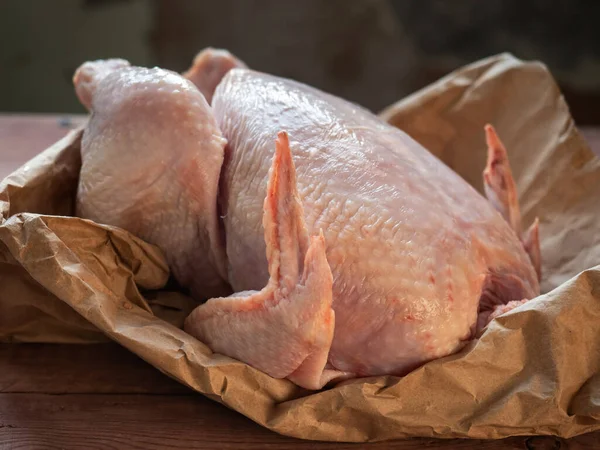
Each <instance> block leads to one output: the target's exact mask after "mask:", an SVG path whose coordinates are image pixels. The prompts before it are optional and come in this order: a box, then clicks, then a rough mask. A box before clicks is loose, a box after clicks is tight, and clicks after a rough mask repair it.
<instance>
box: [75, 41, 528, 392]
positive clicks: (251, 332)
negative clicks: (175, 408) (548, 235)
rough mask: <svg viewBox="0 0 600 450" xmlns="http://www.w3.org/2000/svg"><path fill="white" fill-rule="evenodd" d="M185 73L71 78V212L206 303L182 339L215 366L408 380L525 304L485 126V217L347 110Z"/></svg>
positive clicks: (502, 175) (511, 201) (377, 125)
mask: <svg viewBox="0 0 600 450" xmlns="http://www.w3.org/2000/svg"><path fill="white" fill-rule="evenodd" d="M203 74H204V75H203ZM186 75H187V76H188V77H189V79H191V80H193V81H194V82H195V83H196V85H195V84H193V83H192V82H191V81H189V80H187V79H186V78H185V77H183V76H180V75H178V74H176V73H174V72H170V71H167V70H163V69H159V68H154V69H145V68H139V67H132V66H130V65H129V64H128V63H127V62H126V61H123V60H104V61H102V60H101V61H94V62H89V63H85V64H83V65H82V66H81V67H80V68H79V69H78V70H77V72H76V74H75V77H74V83H75V87H76V91H77V94H78V96H79V98H80V99H81V101H82V103H83V104H84V105H85V106H86V107H88V108H89V109H90V110H91V112H92V116H91V119H90V121H89V123H88V125H87V128H86V130H85V132H84V137H83V143H82V161H83V164H82V170H81V178H80V185H79V192H78V203H77V207H78V214H79V215H81V216H82V217H87V218H90V219H93V220H96V221H98V222H102V223H109V224H113V225H116V226H120V227H123V228H125V229H127V230H129V231H131V232H132V233H135V234H137V235H139V236H140V237H142V238H143V239H145V240H147V241H149V242H151V243H153V244H156V245H157V246H159V247H160V248H161V249H162V250H163V251H164V252H165V254H166V255H167V259H168V261H169V264H170V265H171V267H172V270H173V273H174V275H175V276H176V277H177V279H178V280H179V282H180V283H181V284H182V285H183V286H186V287H188V288H190V289H191V292H192V294H193V295H194V296H195V297H196V298H198V299H199V300H204V299H206V298H210V297H219V298H211V299H210V300H208V301H206V302H205V303H203V304H201V305H200V306H198V307H197V308H196V310H194V311H193V312H192V314H191V315H190V316H189V317H188V318H187V320H186V324H185V329H186V331H188V332H189V333H190V334H192V335H194V336H196V337H198V338H199V339H200V340H202V341H203V342H205V343H206V344H207V345H209V347H210V348H211V349H212V350H213V351H215V352H219V353H222V354H225V355H228V356H231V357H233V358H236V359H239V360H241V361H243V362H246V363H248V364H250V365H252V366H254V367H256V368H258V369H260V370H262V371H264V372H266V373H268V374H269V375H271V376H273V377H277V378H288V379H290V380H292V381H293V382H295V383H296V384H298V385H300V386H303V387H305V388H308V389H319V388H321V387H323V386H324V385H325V384H326V383H328V382H329V381H331V380H337V379H342V378H349V377H360V376H368V375H381V374H394V375H404V374H406V373H408V372H409V371H411V370H413V369H414V368H416V367H418V366H419V365H422V364H423V363H425V362H427V361H429V360H432V359H434V358H439V357H442V356H445V355H448V354H451V353H453V352H456V351H458V350H460V349H461V348H462V347H463V346H464V344H465V343H466V342H467V341H469V340H470V339H472V338H474V337H475V336H476V335H477V333H478V332H479V331H480V330H481V329H482V328H483V327H484V326H485V325H486V324H487V323H488V321H489V320H491V318H493V317H495V316H497V315H498V314H501V313H503V312H504V311H507V310H509V309H511V308H513V307H515V306H517V305H519V304H521V303H522V302H523V301H526V300H527V299H531V298H533V297H535V296H536V295H538V294H539V284H538V278H539V267H540V254H539V240H538V239H539V238H538V225H537V220H536V222H535V223H534V224H533V225H532V227H531V228H530V229H529V230H528V231H527V233H525V234H523V233H522V231H521V223H520V213H519V207H518V203H517V193H516V189H515V183H514V181H513V179H512V175H511V172H510V167H509V164H508V160H507V156H506V151H505V149H504V148H503V146H502V144H501V143H500V141H499V140H498V138H497V136H496V134H495V132H494V130H493V128H492V127H491V126H488V127H486V133H487V140H488V147H489V150H488V164H487V167H486V168H485V171H484V181H485V188H486V193H487V196H488V198H489V200H490V201H488V200H486V199H485V198H483V197H482V196H480V195H479V194H478V193H477V191H476V190H475V189H473V188H472V187H471V186H470V185H468V184H467V183H466V182H465V181H464V180H463V179H461V178H460V177H459V176H458V175H457V174H456V173H454V172H453V171H452V170H450V169H449V168H448V167H447V166H445V165H444V164H443V163H441V162H440V161H439V160H438V159H436V158H435V157H434V156H433V155H431V154H430V153H429V152H428V151H427V150H426V149H424V148H423V147H422V146H421V145H419V144H418V143H417V142H415V141H414V140H413V139H411V138H410V137H409V136H408V135H406V134H405V133H403V132H402V131H400V130H398V129H396V128H394V127H392V126H389V125H388V124H386V123H384V122H383V121H381V120H380V119H378V118H377V117H376V116H374V115H373V114H371V113H370V112H368V111H366V110H364V109H362V108H360V107H358V106H357V105H354V104H352V103H349V102H347V101H344V100H342V99H339V98H336V97H334V96H331V95H328V94H325V93H323V92H321V91H319V90H317V89H314V88H311V87H308V86H305V85H303V84H300V83H297V82H294V81H291V80H287V79H282V78H278V77H275V76H271V75H267V74H264V73H260V72H256V71H253V70H250V69H247V68H246V67H245V65H244V64H243V63H242V62H241V61H239V60H237V59H236V58H234V57H233V56H232V55H230V54H229V53H226V52H223V51H216V50H213V49H207V50H205V51H203V52H202V53H201V54H200V55H199V56H198V57H197V58H196V60H195V64H194V66H193V67H192V68H191V69H190V70H189V71H188V72H187V73H186ZM221 78H222V79H221ZM215 86H217V87H216V90H214V87H215ZM213 91H214V92H213ZM211 97H212V106H209V104H208V102H207V101H206V98H209V99H211ZM231 289H233V291H234V292H236V293H235V294H233V295H230V296H226V295H228V294H231V292H232V291H231ZM224 296H226V297H224Z"/></svg>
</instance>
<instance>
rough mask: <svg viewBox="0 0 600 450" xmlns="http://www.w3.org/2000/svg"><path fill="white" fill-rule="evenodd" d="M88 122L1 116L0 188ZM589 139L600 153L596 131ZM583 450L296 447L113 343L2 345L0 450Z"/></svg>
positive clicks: (581, 444)
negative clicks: (14, 172)
mask: <svg viewBox="0 0 600 450" xmlns="http://www.w3.org/2000/svg"><path fill="white" fill-rule="evenodd" d="M82 120H83V118H82V117H81V116H78V117H70V118H69V117H59V116H52V115H44V116H37V115H36V116H32V115H25V116H15V115H4V116H3V115H0V179H1V178H3V177H4V176H5V175H7V174H8V173H10V172H11V171H12V170H14V169H15V168H17V167H18V166H19V165H20V164H22V163H23V162H25V161H26V160H28V159H30V158H31V157H32V156H34V155H35V154H36V153H38V152H39V151H40V150H43V149H44V148H46V146H48V145H49V144H52V143H53V142H55V141H56V140H58V139H59V138H61V137H62V136H64V134H65V133H66V131H68V129H69V128H70V127H73V126H75V125H76V124H78V123H81V122H82ZM584 133H585V136H586V137H587V139H588V141H589V142H590V143H591V144H592V146H593V147H594V149H595V150H600V130H597V129H586V130H584ZM241 447H243V448H254V449H275V448H277V449H296V448H298V449H302V448H311V449H344V448H347V449H350V448H352V449H356V448H374V449H375V448H377V449H414V448H428V449H440V448H444V449H475V448H477V449H504V448H508V449H559V448H560V449H566V448H569V449H583V448H590V449H593V448H600V432H598V433H590V434H587V435H583V436H579V437H576V438H573V439H569V440H564V439H558V438H553V437H529V438H526V437H518V438H510V439H504V440H502V441H481V440H477V441H475V440H449V441H448V440H446V441H444V440H435V439H412V440H406V441H394V442H382V443H376V444H370V445H356V444H334V443H320V442H309V441H301V440H296V439H292V438H288V437H284V436H280V435H277V434H275V433H273V432H271V431H269V430H267V429H265V428H262V427H260V426H259V425H257V424H255V423H254V422H252V421H250V420H249V419H247V418H245V417H243V416H242V415H241V414H238V413H236V412H234V411H231V410H229V409H227V408H226V407H224V406H222V405H220V404H218V403H215V402H213V401H211V400H209V399H208V398H206V397H203V396H202V395H199V394H196V393H194V392H192V391H190V390H189V389H187V388H185V387H184V386H182V385H180V384H178V383H177V382H175V381H173V380H171V379H170V378H168V377H166V376H165V375H163V374H162V373H160V372H159V371H158V370H156V369H154V368H153V367H152V366H150V365H148V364H147V363H145V362H144V361H142V360H141V359H139V358H138V357H137V356H135V355H134V354H132V353H130V352H128V351H127V350H125V349H123V348H122V347H120V346H118V345H115V344H101V345H85V346H83V345H82V346H78V345H0V449H31V448H44V449H48V448H56V449H58V448H61V449H72V448H85V449H96V448H97V449H121V448H139V449H191V448H200V449H208V448H223V449H237V448H241Z"/></svg>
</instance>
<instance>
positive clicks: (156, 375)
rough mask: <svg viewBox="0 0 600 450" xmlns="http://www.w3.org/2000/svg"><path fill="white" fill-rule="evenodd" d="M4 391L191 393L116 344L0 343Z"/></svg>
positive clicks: (0, 381)
mask: <svg viewBox="0 0 600 450" xmlns="http://www.w3.org/2000/svg"><path fill="white" fill-rule="evenodd" d="M0 368H2V369H1V370H0V392H1V393H5V394H7V393H45V394H103V393H107V394H145V393H150V394H155V395H158V394H189V393H190V392H192V391H191V390H190V389H189V388H187V387H185V386H183V385H182V384H180V383H178V382H177V381H175V380H173V379H171V378H169V377H168V376H166V375H164V374H163V373H161V372H160V371H158V370H156V369H155V368H154V367H152V366H151V365H150V364H147V363H146V362H144V361H143V360H142V359H140V358H139V357H138V356H136V355H135V354H133V353H131V352H130V351H128V350H126V349H125V348H124V347H121V346H120V345H117V344H95V345H54V344H0Z"/></svg>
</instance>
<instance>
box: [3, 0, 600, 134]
mask: <svg viewBox="0 0 600 450" xmlns="http://www.w3.org/2000/svg"><path fill="white" fill-rule="evenodd" d="M598 18H600V2H589V1H584V0H579V1H578V0H560V1H554V2H550V1H545V0H537V1H536V0H521V1H516V0H486V1H485V2H482V1H481V0H453V1H448V0H429V1H427V2H417V1H414V0H302V1H297V0H214V1H194V0H56V1H46V0H2V1H0V38H1V42H2V45H1V46H0V111H22V112H25V111H28V112H34V111H35V112H83V108H82V107H81V106H80V105H79V103H78V102H77V100H76V98H75V95H74V94H73V90H72V87H71V77H72V74H73V71H74V70H75V68H76V67H77V66H78V65H79V64H80V63H82V62H83V61H85V60H88V59H97V58H108V57H121V58H125V59H128V60H130V61H131V62H132V63H134V64H138V65H146V66H152V65H160V66H162V67H165V68H169V69H173V70H178V71H181V70H184V69H185V68H187V66H188V65H189V63H190V62H191V60H192V58H193V56H194V54H195V53H196V52H197V51H198V50H200V49H201V48H203V47H205V46H214V47H224V48H228V49H229V50H230V51H232V52H233V53H235V54H237V55H238V56H239V57H240V58H242V59H243V60H245V61H246V62H247V63H248V64H249V65H250V66H251V67H253V68H256V69H258V70H262V71H266V72H271V73H274V74H277V75H281V76H285V77H291V78H295V79H297V80H299V81H302V82H305V83H309V84H312V85H314V86H317V87H319V88H321V89H324V90H326V91H329V92H332V93H334V94H337V95H340V96H342V97H345V98H348V99H350V100H352V101H355V102H358V103H360V104H362V105H364V106H366V107H368V108H370V109H372V110H375V111H378V110H380V109H381V108H383V107H385V106H387V105H388V104H389V103H392V102H394V101H396V100H398V99H399V98H401V97H403V96H405V95H407V94H408V93H410V92H412V91H414V90H416V89H418V88H420V87H422V86H424V85H425V84H427V83H430V82H431V81H434V80H435V79H437V78H439V77H440V76H443V75H444V74H445V73H447V72H449V71H451V70H453V69H455V68H457V67H459V66H461V65H463V64H466V63H469V62H471V61H474V60H476V59H479V58H482V57H485V56H489V55H491V54H495V53H499V52H502V51H511V52H513V53H514V54H515V55H516V56H519V57H521V58H525V59H539V60H542V61H544V62H545V63H546V64H547V65H548V66H549V67H550V68H551V70H552V71H553V73H554V74H555V76H556V77H557V79H558V80H559V82H560V85H561V88H562V89H563V91H564V92H565V94H566V97H567V101H568V102H569V104H570V105H571V107H572V109H573V112H574V115H575V118H576V120H578V122H579V123H586V124H591V123H596V124H600V33H599V30H598V26H597V24H596V21H597V19H598Z"/></svg>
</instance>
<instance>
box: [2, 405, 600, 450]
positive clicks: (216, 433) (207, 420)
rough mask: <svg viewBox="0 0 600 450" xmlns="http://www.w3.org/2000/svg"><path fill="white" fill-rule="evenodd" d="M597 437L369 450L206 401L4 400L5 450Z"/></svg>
mask: <svg viewBox="0 0 600 450" xmlns="http://www.w3.org/2000/svg"><path fill="white" fill-rule="evenodd" d="M596 443H598V440H597V438H595V437H594V436H593V435H587V436H580V437H579V438H576V439H572V440H570V441H566V440H563V439H557V438H553V437H535V438H526V437H519V438H510V439H505V440H502V441H482V440H457V439H455V440H446V441H444V440H436V439H411V440H404V441H392V442H380V443H374V444H370V445H368V446H365V445H360V446H357V445H352V444H345V443H322V442H309V441H300V440H297V439H292V438H287V437H284V436H280V435H277V434H275V433H272V432H270V431H268V430H267V429H264V428H262V427H260V426H258V425H256V424H255V423H253V422H251V421H250V420H248V419H246V418H244V417H242V416H241V415H239V414H233V413H232V411H229V410H227V409H226V408H225V407H224V406H222V405H219V404H217V403H215V402H212V401H210V400H208V399H207V398H204V397H202V396H200V395H189V396H161V397H160V398H159V399H157V398H156V397H152V396H148V395H88V394H67V395H46V394H0V448H10V449H18V448H27V449H31V448H64V449H72V448H86V449H96V448H97V449H122V448H140V449H191V448H201V449H202V448H221V449H237V448H240V447H243V448H248V449H272V448H273V449H274V448H277V449H303V448H311V449H338V450H339V449H356V448H365V447H368V448H373V449H399V450H400V449H402V450H409V449H416V448H426V449H474V448H478V449H485V450H496V449H506V448H512V449H527V448H530V449H531V448H534V449H545V448H548V449H551V448H561V449H567V448H594V447H593V445H595V444H596Z"/></svg>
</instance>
